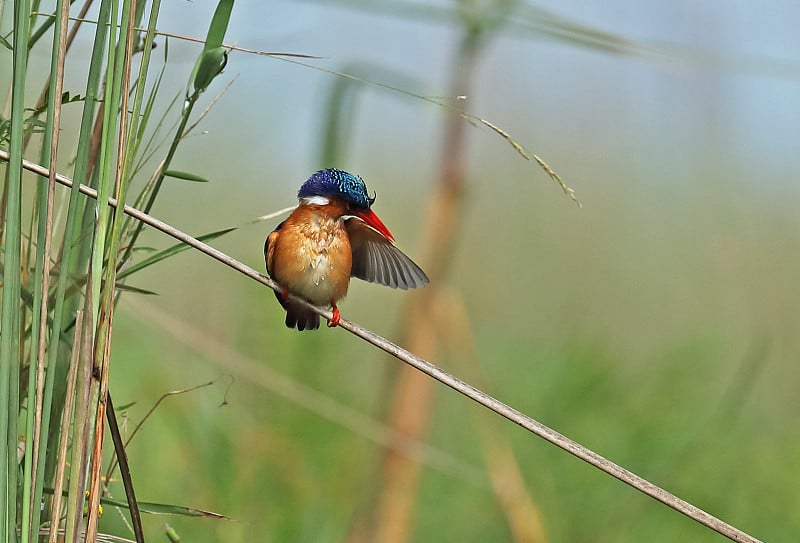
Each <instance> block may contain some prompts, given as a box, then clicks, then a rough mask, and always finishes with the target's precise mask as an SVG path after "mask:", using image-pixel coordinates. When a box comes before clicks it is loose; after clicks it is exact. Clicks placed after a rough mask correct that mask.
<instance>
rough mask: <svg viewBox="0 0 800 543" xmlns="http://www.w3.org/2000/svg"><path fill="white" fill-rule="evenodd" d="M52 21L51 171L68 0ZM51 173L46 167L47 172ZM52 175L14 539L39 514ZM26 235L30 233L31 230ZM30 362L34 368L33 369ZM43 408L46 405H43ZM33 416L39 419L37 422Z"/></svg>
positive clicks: (35, 523) (44, 183) (45, 144)
mask: <svg viewBox="0 0 800 543" xmlns="http://www.w3.org/2000/svg"><path fill="white" fill-rule="evenodd" d="M55 18H56V24H55V26H54V31H53V47H52V54H51V60H50V62H51V64H50V82H51V83H50V85H49V88H48V94H47V119H46V128H45V132H44V138H43V141H42V151H41V163H42V164H47V163H49V164H50V170H51V172H54V171H55V166H56V160H55V158H56V153H57V150H58V130H59V126H60V118H61V115H60V108H61V90H62V88H63V68H64V56H65V54H66V42H65V38H66V30H67V22H68V20H69V3H68V2H66V1H65V0H58V1H57V2H56V11H55ZM53 175H54V174H53V173H51V177H52V176H53ZM53 185H54V180H53V179H43V178H41V179H40V180H39V184H38V187H37V204H36V207H37V213H38V218H39V220H38V228H37V232H38V235H37V242H36V247H37V251H36V266H35V272H34V287H33V292H34V303H33V316H32V317H31V337H30V362H29V372H28V410H27V420H26V431H25V436H26V443H27V444H28V449H27V451H26V452H27V454H26V455H25V468H24V476H25V481H24V486H23V498H22V522H21V527H20V540H21V541H22V542H28V541H32V542H34V541H36V540H37V539H38V532H39V530H38V527H39V520H40V518H41V507H39V506H38V505H39V504H40V503H41V500H42V489H43V478H42V476H41V470H40V469H39V466H43V464H44V461H45V457H46V455H47V447H46V446H45V447H42V439H43V438H44V439H45V442H46V436H47V434H48V432H49V427H48V426H49V417H47V424H42V422H43V418H44V416H43V412H44V409H43V398H42V396H43V388H44V386H43V382H42V378H43V377H42V376H43V372H44V364H45V360H44V357H45V351H44V345H45V342H46V336H47V318H46V316H47V300H48V297H49V296H48V292H49V274H50V266H49V254H50V242H51V237H52V206H53V194H54V186H53ZM31 237H32V236H31ZM34 368H36V370H35V371H34ZM47 411H48V412H49V405H48V406H47ZM36 422H38V423H39V424H38V425H37V424H36ZM37 475H38V476H37Z"/></svg>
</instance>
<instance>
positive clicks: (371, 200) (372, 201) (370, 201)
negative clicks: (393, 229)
mask: <svg viewBox="0 0 800 543" xmlns="http://www.w3.org/2000/svg"><path fill="white" fill-rule="evenodd" d="M377 196H378V193H377V192H373V193H372V198H370V197H369V196H367V201H368V202H369V205H370V206H371V205H372V204H374V203H375V198H376V197H377Z"/></svg>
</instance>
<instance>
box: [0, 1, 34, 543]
mask: <svg viewBox="0 0 800 543" xmlns="http://www.w3.org/2000/svg"><path fill="white" fill-rule="evenodd" d="M29 13H30V2H28V1H27V0H17V1H16V2H14V58H13V86H12V90H11V117H10V121H11V127H10V130H11V134H10V142H9V152H10V155H11V156H10V160H9V162H8V168H7V170H6V184H7V186H6V208H5V210H4V217H5V221H4V225H3V229H4V232H3V235H4V244H3V251H4V254H3V259H4V263H5V267H4V270H3V298H2V308H1V309H0V314H2V324H1V325H0V326H1V328H0V409H2V410H3V412H2V413H0V485H2V490H0V492H3V494H4V496H5V499H3V500H0V538H1V540H2V541H9V542H11V541H16V537H17V536H16V523H17V511H16V505H17V414H18V413H19V363H20V342H19V337H20V336H19V332H20V310H19V307H20V292H21V289H22V284H21V281H22V273H21V272H22V270H21V267H20V266H21V254H20V251H21V243H22V230H21V228H22V153H23V137H24V126H23V120H24V118H25V117H24V116H25V77H26V75H27V67H28V65H27V62H28V58H27V57H28V24H29V18H28V17H29Z"/></svg>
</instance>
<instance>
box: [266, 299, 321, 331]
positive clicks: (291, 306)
mask: <svg viewBox="0 0 800 543" xmlns="http://www.w3.org/2000/svg"><path fill="white" fill-rule="evenodd" d="M275 297H276V298H277V299H278V301H279V302H280V303H281V305H282V306H283V308H284V309H285V310H286V326H287V327H288V328H297V329H298V330H299V331H301V332H302V331H303V330H316V329H317V328H319V315H317V314H316V313H314V312H313V311H311V310H310V309H308V308H306V307H303V306H301V305H299V304H295V303H292V302H291V301H289V300H284V299H283V296H281V295H280V294H279V293H277V292H276V293H275Z"/></svg>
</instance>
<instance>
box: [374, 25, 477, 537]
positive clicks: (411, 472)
mask: <svg viewBox="0 0 800 543" xmlns="http://www.w3.org/2000/svg"><path fill="white" fill-rule="evenodd" d="M479 41H480V40H479V34H477V33H474V32H469V33H467V34H466V35H465V36H464V38H463V40H462V42H461V44H460V48H459V50H458V55H457V58H456V60H455V64H454V71H453V75H452V80H451V84H450V96H453V97H455V96H462V95H469V92H468V89H469V83H470V79H471V76H472V71H473V68H474V65H475V60H476V56H477V52H478V44H479ZM446 123H447V125H446V130H445V137H444V145H443V149H442V160H441V166H440V168H441V169H440V174H439V182H438V184H437V186H436V187H435V190H434V194H433V197H432V198H431V200H430V204H429V206H428V211H427V215H426V219H425V222H424V227H423V229H422V232H424V233H425V235H426V238H425V239H423V242H422V246H423V247H424V252H423V260H422V261H423V263H424V268H425V269H426V270H427V273H428V275H429V277H430V279H431V283H430V285H428V286H427V287H426V288H425V289H424V290H423V291H421V292H419V293H418V294H416V295H415V296H413V298H412V300H411V302H410V307H409V310H408V313H407V315H406V319H405V323H404V326H403V328H404V331H403V334H402V337H403V338H404V339H403V340H402V343H403V344H405V345H407V346H408V348H409V349H410V350H411V351H412V352H414V353H417V354H419V355H420V356H421V357H423V358H426V359H434V360H435V359H436V358H437V356H436V355H437V353H438V350H439V348H440V344H439V340H438V339H437V331H436V329H435V325H434V322H433V320H432V319H430V318H429V315H431V313H432V309H433V303H434V300H435V299H436V298H437V294H438V289H439V288H441V285H442V283H443V282H444V280H445V277H446V275H447V270H448V266H449V264H450V262H451V254H452V251H453V247H454V245H455V241H456V237H457V230H458V227H459V223H460V221H459V217H460V216H461V208H462V205H463V197H464V192H465V187H464V185H465V175H464V173H465V172H464V170H465V166H464V159H463V156H464V140H465V136H466V134H465V129H466V126H467V124H466V123H465V122H464V120H463V118H461V117H460V116H457V115H449V116H448V117H447V120H446ZM433 387H434V384H433V382H432V381H431V380H430V379H428V378H426V377H425V375H423V374H421V373H420V372H418V371H416V370H414V369H412V368H408V367H403V368H401V369H400V371H399V373H398V375H397V381H396V385H395V388H394V391H393V394H392V403H391V406H390V411H389V415H388V425H389V426H390V427H391V428H393V429H394V430H395V432H396V433H397V434H398V435H400V436H402V437H403V438H406V439H412V440H421V441H424V437H425V434H426V433H427V429H428V423H429V421H430V415H431V413H432V411H433V400H434V398H433V391H434V388H433ZM382 471H383V473H382V477H381V480H382V484H381V491H380V495H379V497H378V502H377V507H376V509H375V515H376V516H375V519H374V524H373V526H374V530H375V532H374V534H373V535H372V537H370V538H369V539H370V540H372V541H382V542H384V543H402V542H404V541H407V540H408V539H409V537H410V535H411V534H412V532H413V529H414V524H413V519H414V507H415V503H416V495H417V488H418V486H419V472H420V465H419V464H418V463H417V462H414V461H412V460H410V459H409V458H408V457H407V456H405V455H403V454H401V453H400V452H399V451H396V450H393V449H387V450H386V453H385V457H384V461H383V467H382Z"/></svg>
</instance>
